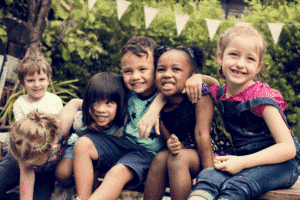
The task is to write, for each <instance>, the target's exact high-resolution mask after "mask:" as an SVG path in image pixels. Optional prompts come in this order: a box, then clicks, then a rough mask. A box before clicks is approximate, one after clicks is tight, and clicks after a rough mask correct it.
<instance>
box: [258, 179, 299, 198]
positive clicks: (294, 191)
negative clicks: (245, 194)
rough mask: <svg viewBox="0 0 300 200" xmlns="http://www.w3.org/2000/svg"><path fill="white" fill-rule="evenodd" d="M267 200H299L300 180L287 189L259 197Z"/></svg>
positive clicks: (273, 191)
mask: <svg viewBox="0 0 300 200" xmlns="http://www.w3.org/2000/svg"><path fill="white" fill-rule="evenodd" d="M260 199H268V200H275V199H276V200H283V199H284V200H286V199H287V200H299V199H300V179H299V178H298V180H297V182H296V183H295V184H294V185H293V186H292V187H291V188H289V189H284V190H272V191H269V192H267V193H266V194H264V195H263V196H261V197H260Z"/></svg>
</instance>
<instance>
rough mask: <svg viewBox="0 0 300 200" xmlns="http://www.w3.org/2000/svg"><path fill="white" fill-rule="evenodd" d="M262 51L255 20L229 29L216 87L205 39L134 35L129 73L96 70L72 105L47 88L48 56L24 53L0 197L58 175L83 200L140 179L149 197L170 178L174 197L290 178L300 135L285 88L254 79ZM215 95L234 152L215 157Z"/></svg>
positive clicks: (45, 185)
mask: <svg viewBox="0 0 300 200" xmlns="http://www.w3.org/2000/svg"><path fill="white" fill-rule="evenodd" d="M265 52H266V44H265V41H264V39H263V37H262V36H261V35H260V34H259V33H258V32H257V30H256V29H254V28H253V27H251V26H235V27H232V28H229V29H228V30H226V31H225V32H224V33H223V34H221V36H220V41H219V45H218V52H217V62H218V63H219V64H220V66H221V67H220V69H219V74H220V75H221V76H222V77H223V78H224V79H225V80H226V85H224V86H223V87H219V83H218V81H217V80H216V79H214V78H212V77H210V76H205V75H201V74H196V72H197V70H198V69H202V68H203V66H204V63H205V56H204V51H203V49H202V48H201V47H199V46H198V45H192V46H177V47H165V46H158V45H157V44H156V43H155V41H153V40H152V39H149V38H146V37H133V38H131V39H130V40H129V41H128V42H127V43H126V45H125V46H124V47H123V48H122V50H121V73H122V76H120V75H118V74H116V73H113V72H102V73H98V74H96V75H94V76H93V77H92V78H91V79H90V80H89V82H88V84H87V86H86V88H85V93H84V98H83V100H81V99H73V100H71V101H70V102H69V103H68V104H67V105H66V106H65V107H62V103H61V100H59V98H58V97H57V96H55V95H53V94H50V93H48V92H47V91H46V90H47V86H48V84H49V81H50V79H51V67H50V66H49V64H48V63H47V62H46V60H45V58H44V57H43V56H42V55H40V54H39V53H31V52H29V53H27V54H26V56H25V58H24V59H23V60H22V61H21V62H20V64H19V68H18V76H19V80H20V83H21V84H22V85H23V86H24V87H25V88H26V91H27V95H25V96H22V97H20V98H19V99H18V100H17V101H16V103H15V105H14V114H15V118H16V122H15V123H14V125H13V127H12V130H11V132H10V152H9V153H7V155H6V156H5V157H4V159H3V161H2V162H0V197H1V196H3V195H5V193H6V192H7V191H8V190H10V189H11V188H13V187H15V186H16V185H19V186H20V199H24V200H25V199H26V200H28V199H37V200H40V199H51V195H52V193H53V190H54V186H55V181H56V180H57V181H58V182H59V183H60V184H61V186H62V188H70V187H71V186H72V185H74V181H75V186H76V194H77V195H76V196H74V197H72V199H81V200H86V199H89V200H93V199H95V200H96V199H98V200H99V199H101V200H105V199H107V200H111V199H117V198H118V197H119V195H120V193H121V191H122V190H123V189H124V188H128V189H133V188H135V187H137V186H139V185H140V184H142V183H145V190H144V199H146V200H155V199H161V198H162V197H163V194H164V191H165V188H166V187H167V186H169V187H170V194H171V198H172V199H175V200H176V199H180V200H183V199H189V200H195V199H199V200H200V199H208V200H210V199H232V200H235V199H253V198H256V197H259V196H260V195H262V194H263V193H265V192H267V191H269V190H273V189H279V188H289V187H291V186H292V185H293V184H294V183H295V182H296V181H297V179H298V175H299V164H300V163H299V160H300V146H299V142H298V139H297V138H296V137H295V136H294V135H293V133H292V131H291V130H290V129H289V126H288V125H287V122H286V117H285V115H284V113H283V111H284V109H285V107H286V103H285V102H284V100H283V98H282V96H281V94H280V93H279V92H278V91H277V90H275V89H271V88H269V86H268V85H267V84H266V83H261V82H260V81H257V82H255V81H254V80H256V79H255V78H256V77H257V76H259V74H260V73H261V72H262V71H264V70H265V69H264V63H263V62H264V61H263V60H264V54H265ZM202 81H203V82H205V83H206V84H205V83H202ZM213 106H216V107H217V109H218V110H219V112H220V114H221V116H222V119H223V122H224V127H225V128H226V131H227V132H229V133H230V134H231V137H232V142H233V145H234V148H235V155H227V156H218V157H214V154H213V151H212V142H211V137H210V130H211V123H212V120H213ZM78 111H79V112H78ZM73 124H74V130H75V132H76V134H72V135H71V136H70V133H69V132H70V129H71V127H72V126H73ZM153 126H154V128H153ZM104 173H105V177H104V179H103V181H102V183H101V185H100V186H99V185H98V176H99V174H104ZM73 177H74V178H73ZM195 178H196V179H195ZM193 179H195V181H194V183H193V181H192V180H193ZM60 198H62V197H60ZM68 198H69V199H70V198H71V197H68ZM52 199H55V197H52Z"/></svg>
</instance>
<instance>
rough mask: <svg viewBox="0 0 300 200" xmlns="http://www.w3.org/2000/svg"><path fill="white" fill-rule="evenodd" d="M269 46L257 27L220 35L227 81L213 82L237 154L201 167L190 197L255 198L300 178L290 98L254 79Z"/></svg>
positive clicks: (262, 67) (218, 158) (222, 64)
mask: <svg viewBox="0 0 300 200" xmlns="http://www.w3.org/2000/svg"><path fill="white" fill-rule="evenodd" d="M265 52H266V44H265V40H264V39H263V37H262V36H261V35H260V34H259V33H258V32H257V30H256V29H254V28H253V27H248V26H235V27H233V28H230V29H228V30H227V31H225V32H224V33H223V34H222V35H221V36H220V41H219V45H218V54H217V59H218V63H219V64H220V65H221V69H220V74H221V75H222V76H223V77H224V78H225V79H226V82H227V84H226V85H225V86H223V87H218V86H216V85H213V86H211V87H210V88H211V91H212V94H213V98H214V103H215V105H216V106H217V108H218V110H219V111H220V113H221V115H222V118H223V121H224V125H225V127H226V130H227V131H228V132H229V133H230V134H231V136H232V140H233V144H234V147H235V148H236V154H237V155H236V156H221V157H217V158H216V159H217V160H218V161H220V163H219V164H215V168H209V169H204V170H203V171H201V172H200V174H199V175H198V177H197V184H196V185H195V187H194V188H193V191H192V193H191V194H190V198H189V199H190V200H195V199H229V200H235V199H254V198H257V197H259V196H260V195H262V194H263V193H265V192H268V191H270V190H274V189H284V188H289V187H291V186H292V185H293V184H294V183H295V182H296V181H297V179H298V174H299V169H298V167H299V158H300V154H299V142H298V139H296V137H295V136H294V135H293V133H292V131H291V130H289V128H288V125H287V122H286V117H285V115H284V113H283V110H284V109H285V107H286V103H285V102H284V101H283V98H282V96H281V94H280V93H279V92H278V91H277V90H275V89H271V88H270V87H269V86H268V84H263V83H261V82H260V81H258V82H255V81H253V79H254V78H255V77H256V76H257V75H259V74H260V73H261V72H262V70H263V69H264V63H263V59H264V54H265Z"/></svg>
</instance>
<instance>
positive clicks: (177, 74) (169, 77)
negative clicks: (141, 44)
mask: <svg viewBox="0 0 300 200" xmlns="http://www.w3.org/2000/svg"><path fill="white" fill-rule="evenodd" d="M192 70H193V69H192V66H191V64H190V62H189V60H188V55H187V54H186V53H185V52H183V51H180V50H169V51H167V52H165V53H164V54H162V55H161V56H160V58H159V59H158V62H157V68H156V86H157V88H158V90H160V91H161V92H162V93H163V94H164V95H165V96H166V97H171V96H176V95H179V94H181V93H182V90H183V88H184V86H185V82H186V80H187V79H188V78H189V77H190V76H191V75H192V73H193V71H192Z"/></svg>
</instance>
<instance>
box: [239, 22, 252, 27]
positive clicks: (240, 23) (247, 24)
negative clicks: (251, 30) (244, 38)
mask: <svg viewBox="0 0 300 200" xmlns="http://www.w3.org/2000/svg"><path fill="white" fill-rule="evenodd" d="M235 25H236V26H252V24H251V23H247V22H236V23H235Z"/></svg>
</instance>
